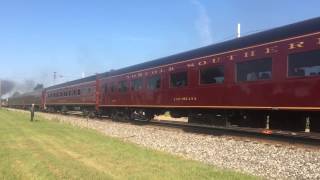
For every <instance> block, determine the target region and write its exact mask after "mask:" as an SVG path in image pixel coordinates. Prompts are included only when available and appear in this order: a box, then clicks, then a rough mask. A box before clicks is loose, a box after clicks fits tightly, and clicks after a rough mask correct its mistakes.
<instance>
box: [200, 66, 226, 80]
mask: <svg viewBox="0 0 320 180" xmlns="http://www.w3.org/2000/svg"><path fill="white" fill-rule="evenodd" d="M223 81H224V68H223V66H217V67H209V68H205V69H200V84H218V83H223Z"/></svg>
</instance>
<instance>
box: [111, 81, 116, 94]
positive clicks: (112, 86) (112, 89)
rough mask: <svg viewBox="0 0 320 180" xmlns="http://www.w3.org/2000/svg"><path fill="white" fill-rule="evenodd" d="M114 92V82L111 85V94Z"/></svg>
mask: <svg viewBox="0 0 320 180" xmlns="http://www.w3.org/2000/svg"><path fill="white" fill-rule="evenodd" d="M115 90H116V84H115V83H114V82H112V83H111V92H114V91H115Z"/></svg>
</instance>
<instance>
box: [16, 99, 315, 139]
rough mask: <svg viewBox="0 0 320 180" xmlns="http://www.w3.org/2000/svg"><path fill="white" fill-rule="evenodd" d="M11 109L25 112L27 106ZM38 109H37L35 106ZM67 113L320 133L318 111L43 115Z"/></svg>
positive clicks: (85, 109) (90, 110) (111, 110)
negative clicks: (167, 117)
mask: <svg viewBox="0 0 320 180" xmlns="http://www.w3.org/2000/svg"><path fill="white" fill-rule="evenodd" d="M12 108H18V109H25V110H28V109H29V107H27V106H12ZM36 109H37V110H40V107H39V106H36ZM70 111H77V112H81V113H82V115H84V116H88V117H90V118H94V117H101V116H107V117H110V118H111V119H113V120H115V121H122V120H125V121H129V120H134V121H144V122H148V121H150V120H152V119H153V118H154V117H155V116H159V115H163V114H164V113H166V112H169V113H170V116H171V117H173V118H181V117H185V118H186V119H187V121H188V123H195V124H203V125H212V126H218V127H229V128H232V127H246V128H259V129H266V130H283V131H291V132H317V133H320V112H317V111H290V110H287V111H284V110H245V109H237V110H234V109H215V110H212V109H162V108H126V107H103V108H100V109H99V111H96V109H95V107H94V106H85V105H82V106H81V105H74V106H60V105H56V106H52V105H51V106H48V107H47V108H46V112H50V113H62V114H67V113H68V112H70Z"/></svg>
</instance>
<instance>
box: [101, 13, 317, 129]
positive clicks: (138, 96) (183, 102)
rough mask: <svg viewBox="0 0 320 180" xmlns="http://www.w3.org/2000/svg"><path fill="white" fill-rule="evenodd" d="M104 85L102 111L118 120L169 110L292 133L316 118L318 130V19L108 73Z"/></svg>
mask: <svg viewBox="0 0 320 180" xmlns="http://www.w3.org/2000/svg"><path fill="white" fill-rule="evenodd" d="M99 81H100V84H101V88H100V89H101V97H100V104H101V105H100V107H101V108H102V110H104V111H105V112H108V113H111V115H112V116H114V117H117V116H124V117H128V118H130V117H132V116H134V115H136V114H138V115H140V116H145V118H146V119H150V118H152V117H153V116H154V115H156V114H160V113H163V112H164V111H165V110H170V111H171V115H173V116H175V117H181V116H188V117H189V119H190V120H197V119H208V120H209V121H210V123H213V124H218V125H237V126H241V125H244V124H245V125H246V126H253V127H264V126H265V121H266V119H267V118H268V119H269V118H270V117H271V126H272V127H275V128H290V129H292V128H298V129H299V128H301V127H304V126H301V124H303V123H304V121H305V120H306V119H307V120H308V121H309V120H310V118H311V121H312V123H311V125H312V129H317V130H319V124H320V123H319V121H318V119H317V118H319V113H318V112H319V111H320V101H319V100H318V99H320V94H319V93H318V92H319V90H320V18H315V19H311V20H308V21H304V22H300V23H295V24H291V25H287V26H283V27H280V28H275V29H272V30H268V31H264V32H260V33H257V34H253V35H249V36H245V37H241V38H238V39H234V40H230V41H226V42H223V43H219V44H214V45H210V46H207V47H203V48H199V49H196V50H192V51H188V52H184V53H180V54H177V55H172V56H169V57H165V58H161V59H157V60H154V61H150V62H146V63H142V64H139V65H135V66H132V67H128V68H124V69H120V70H117V71H113V72H109V75H108V76H107V77H104V78H99ZM288 111H289V113H288ZM284 117H285V118H284ZM253 119H254V120H253ZM284 119H286V120H284ZM268 121H269V120H268ZM280 121H281V122H280ZM284 121H288V122H284Z"/></svg>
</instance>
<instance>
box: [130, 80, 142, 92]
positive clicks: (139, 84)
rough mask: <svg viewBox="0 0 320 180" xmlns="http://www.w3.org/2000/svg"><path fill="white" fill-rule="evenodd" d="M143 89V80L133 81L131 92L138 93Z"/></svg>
mask: <svg viewBox="0 0 320 180" xmlns="http://www.w3.org/2000/svg"><path fill="white" fill-rule="evenodd" d="M140 89H142V79H141V78H140V79H134V80H132V81H131V90H133V91H138V90H140Z"/></svg>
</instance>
